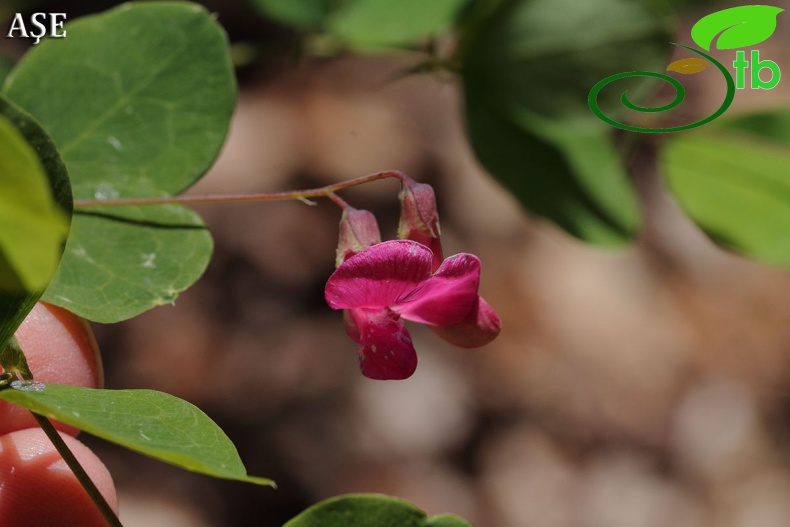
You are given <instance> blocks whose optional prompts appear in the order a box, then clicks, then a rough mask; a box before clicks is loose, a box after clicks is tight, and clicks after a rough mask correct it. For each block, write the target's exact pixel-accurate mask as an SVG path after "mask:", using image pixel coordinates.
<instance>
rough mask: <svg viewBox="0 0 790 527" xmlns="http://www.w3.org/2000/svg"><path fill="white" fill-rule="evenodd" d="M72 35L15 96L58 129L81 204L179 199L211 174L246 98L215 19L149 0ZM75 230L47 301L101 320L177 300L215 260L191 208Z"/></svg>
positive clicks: (80, 23)
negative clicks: (239, 98)
mask: <svg viewBox="0 0 790 527" xmlns="http://www.w3.org/2000/svg"><path fill="white" fill-rule="evenodd" d="M66 30H67V32H68V38H65V39H50V40H47V41H43V42H42V43H41V44H39V45H38V46H36V47H35V48H33V49H32V50H31V51H30V52H29V53H28V54H27V55H25V57H23V59H22V60H21V61H20V63H19V64H18V65H17V66H16V68H14V70H13V71H12V72H11V74H10V75H9V77H8V79H7V80H6V85H5V91H6V93H7V94H8V96H9V97H10V98H11V99H13V100H14V101H16V102H17V103H18V104H20V105H21V106H23V107H24V108H26V109H27V110H29V111H30V112H31V113H32V114H33V115H34V116H36V118H37V119H39V121H40V122H41V123H42V125H44V126H45V127H46V128H47V130H48V131H49V132H50V133H51V135H52V137H53V139H54V140H55V143H56V144H57V145H58V147H59V149H60V151H61V153H62V154H63V158H64V160H65V162H66V165H67V166H68V167H69V173H70V176H71V179H72V186H73V189H74V196H75V199H78V200H79V199H106V198H118V197H151V196H166V195H174V194H178V193H179V192H181V191H183V190H184V189H186V188H187V187H189V186H190V185H191V184H192V183H193V182H194V181H195V180H197V179H198V178H199V177H200V176H202V175H203V174H204V173H205V172H206V171H207V170H208V168H209V167H210V166H211V164H212V163H213V161H214V160H215V158H216V156H217V155H218V153H219V150H220V148H221V147H222V144H223V143H224V140H225V136H226V134H227V131H228V126H229V122H230V118H231V115H232V113H233V109H234V107H235V99H236V85H235V79H234V74H233V69H232V66H231V61H230V57H229V50H228V42H227V37H226V35H225V33H224V31H223V30H222V28H221V27H220V26H219V25H218V24H217V22H216V21H215V20H214V18H213V17H212V16H211V15H210V14H209V13H208V12H206V11H205V9H203V8H202V7H199V6H196V5H194V4H190V3H186V2H150V3H148V2H146V3H139V4H125V5H122V6H120V7H117V8H115V9H112V10H110V11H108V12H106V13H103V14H99V15H95V16H91V17H86V18H83V19H79V20H76V21H74V22H72V23H69V24H68V25H67V27H66ZM81 210H83V209H81ZM102 221H103V222H104V223H101V222H102ZM74 223H75V225H74V229H73V234H72V236H71V237H70V238H69V242H68V246H67V249H66V253H65V255H64V258H63V263H62V265H61V268H60V271H59V273H58V275H57V276H56V277H55V279H54V280H53V283H52V284H51V286H50V288H49V289H48V290H47V295H46V300H47V301H50V302H53V303H55V304H58V305H60V306H62V307H65V308H66V309H69V310H70V311H72V312H74V313H77V314H78V315H81V316H83V317H86V318H89V319H92V320H97V321H102V322H114V321H118V320H123V319H126V318H130V317H133V316H135V315H137V314H139V313H141V312H142V311H145V310H146V309H150V308H151V307H154V306H157V305H160V304H162V303H165V302H171V301H172V300H173V299H174V298H175V296H176V295H177V294H178V293H179V292H181V291H182V290H184V289H185V288H187V287H188V286H189V285H190V284H192V283H193V282H194V281H195V280H197V279H198V278H199V277H200V275H201V274H202V272H203V271H204V269H205V267H206V265H207V263H208V260H209V258H210V255H211V250H212V247H211V237H210V235H209V233H208V231H207V230H205V229H202V228H198V227H199V226H200V225H202V224H201V223H200V220H199V218H198V216H197V215H195V214H194V213H192V212H190V211H188V210H186V209H181V208H179V207H174V206H167V207H165V206H147V207H141V208H138V209H134V210H127V209H120V208H119V209H107V208H104V209H101V210H99V209H91V210H89V211H87V213H85V214H83V213H80V214H79V215H77V216H75V218H74ZM108 281H113V282H114V283H113V284H112V285H111V286H110V285H108ZM108 301H110V309H107V302H108Z"/></svg>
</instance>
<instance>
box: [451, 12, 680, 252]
mask: <svg viewBox="0 0 790 527" xmlns="http://www.w3.org/2000/svg"><path fill="white" fill-rule="evenodd" d="M668 40H669V34H668V31H667V27H666V23H665V21H664V19H663V18H662V17H660V16H659V15H657V14H655V13H653V12H652V11H650V10H648V9H647V8H645V7H644V6H643V5H641V4H640V3H638V2H632V1H630V0H590V1H587V2H575V1H573V0H529V1H526V0H515V1H511V2H506V3H505V4H503V6H502V8H500V9H498V10H497V11H496V12H495V13H494V14H493V15H492V16H490V17H489V18H488V19H487V20H485V21H483V22H482V23H478V25H477V26H476V28H475V30H474V31H473V32H472V33H470V34H468V35H467V36H466V37H465V38H464V40H463V42H462V55H461V58H462V60H463V70H462V74H463V83H464V103H465V112H466V125H467V130H468V134H469V137H470V141H471V143H472V147H473V148H474V151H475V153H476V154H477V157H478V158H479V159H480V161H481V163H482V164H483V165H484V166H485V167H486V169H488V171H489V172H490V173H491V174H492V175H493V176H494V177H495V178H496V179H498V180H499V181H500V182H501V183H502V184H503V185H505V187H507V188H508V189H509V190H510V191H511V192H512V193H513V194H514V195H515V196H516V197H517V198H518V199H519V200H520V201H521V203H522V204H523V205H524V206H525V207H526V208H527V209H528V210H529V211H532V212H535V213H537V214H539V215H541V216H543V217H546V218H548V219H551V220H552V221H554V222H556V223H557V224H558V225H560V226H561V227H562V228H564V229H565V230H567V231H568V232H569V233H571V234H573V235H574V236H577V237H579V238H581V239H583V240H586V241H589V242H593V243H597V244H601V245H607V246H617V245H622V244H624V243H626V242H628V241H630V240H631V239H632V238H633V236H634V235H635V234H636V232H637V231H638V229H639V224H640V220H639V213H638V207H637V199H636V195H635V193H634V191H633V190H632V188H631V186H630V183H629V182H628V179H627V175H626V173H625V169H624V167H623V163H622V160H621V158H620V155H619V154H618V152H617V150H616V149H615V147H614V145H613V143H612V142H611V139H610V137H611V135H612V132H613V129H612V128H611V127H609V126H607V125H606V124H604V123H603V122H601V121H599V120H598V119H597V117H595V115H594V114H593V113H592V112H591V111H590V109H589V107H588V104H587V95H588V92H589V91H590V88H591V87H592V86H593V85H595V84H596V83H597V82H598V81H600V80H601V79H603V78H605V77H607V76H609V75H612V74H615V73H619V72H623V71H629V70H649V71H650V70H655V69H663V64H665V61H666V56H667V51H668V48H669V46H670V45H669V43H668ZM628 82H631V81H628ZM629 85H630V86H631V87H632V90H635V91H639V90H641V91H642V92H644V91H645V89H646V87H648V86H649V84H645V83H643V82H635V83H634V84H629ZM618 95H619V94H618ZM610 96H611V95H610Z"/></svg>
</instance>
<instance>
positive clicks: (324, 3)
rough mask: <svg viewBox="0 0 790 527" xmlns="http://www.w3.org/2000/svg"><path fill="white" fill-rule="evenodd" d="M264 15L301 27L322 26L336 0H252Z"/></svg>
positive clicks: (313, 27) (314, 27)
mask: <svg viewBox="0 0 790 527" xmlns="http://www.w3.org/2000/svg"><path fill="white" fill-rule="evenodd" d="M251 1H252V4H253V5H254V6H255V7H256V8H258V10H259V11H260V12H261V13H263V14H264V15H266V16H268V17H271V18H273V19H274V20H277V21H278V22H281V23H283V24H286V25H289V26H294V27H297V28H299V29H316V28H318V27H321V25H322V24H323V22H324V20H325V19H326V17H327V15H328V14H329V12H330V10H331V8H332V7H333V5H334V4H335V3H336V2H335V0H251Z"/></svg>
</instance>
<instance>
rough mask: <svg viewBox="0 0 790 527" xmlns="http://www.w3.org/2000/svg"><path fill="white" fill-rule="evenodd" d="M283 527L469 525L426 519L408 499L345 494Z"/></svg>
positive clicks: (457, 520) (455, 519)
mask: <svg viewBox="0 0 790 527" xmlns="http://www.w3.org/2000/svg"><path fill="white" fill-rule="evenodd" d="M283 527H471V525H469V523H468V522H466V521H464V520H463V519H461V518H459V517H458V516H454V515H451V514H441V515H439V516H434V517H432V518H427V516H426V514H425V512H424V511H422V510H420V509H418V508H417V507H415V506H414V505H412V504H411V503H409V502H408V501H405V500H402V499H399V498H393V497H391V496H386V495H383V494H345V495H343V496H338V497H336V498H331V499H328V500H325V501H322V502H321V503H318V504H316V505H313V506H312V507H310V508H308V509H306V510H305V511H304V512H302V513H301V514H299V515H298V516H296V517H295V518H293V519H292V520H291V521H289V522H288V523H286V524H285V525H284V526H283Z"/></svg>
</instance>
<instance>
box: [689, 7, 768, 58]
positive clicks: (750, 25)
mask: <svg viewBox="0 0 790 527" xmlns="http://www.w3.org/2000/svg"><path fill="white" fill-rule="evenodd" d="M782 11H784V9H782V8H779V7H774V6H770V5H745V6H739V7H731V8H729V9H722V10H721V11H716V12H715V13H711V14H709V15H707V16H704V17H702V18H701V19H699V21H697V23H696V24H694V27H692V28H691V38H692V40H694V42H696V43H697V45H698V46H699V47H701V48H702V49H704V50H706V51H710V47H711V45H712V44H713V39H714V38H716V35H719V34H720V33H721V36H720V37H719V39H718V40H717V41H716V48H717V49H735V48H745V47H748V46H754V45H755V44H759V43H760V42H763V41H764V40H767V39H768V38H769V37H770V36H771V35H773V34H774V31H776V17H777V16H778V15H779V13H781V12H782Z"/></svg>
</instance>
